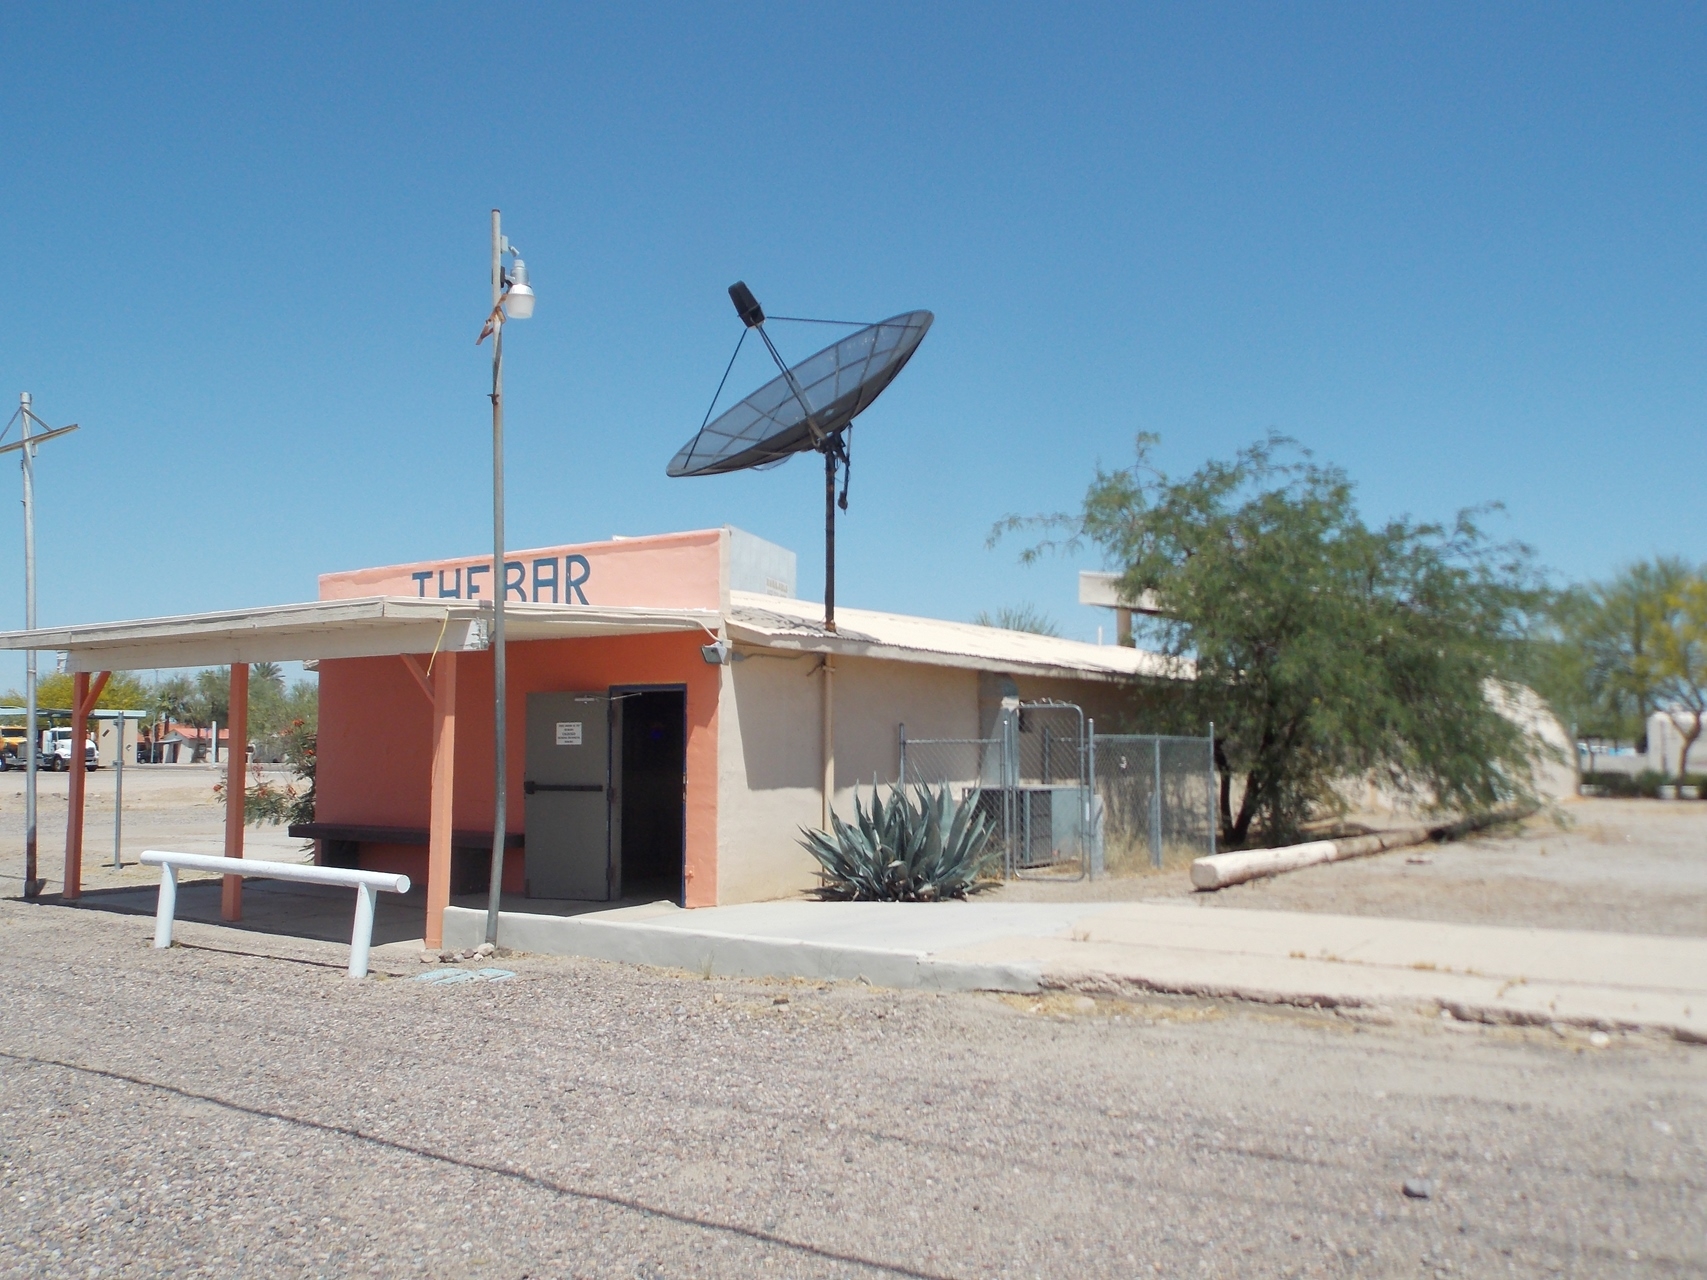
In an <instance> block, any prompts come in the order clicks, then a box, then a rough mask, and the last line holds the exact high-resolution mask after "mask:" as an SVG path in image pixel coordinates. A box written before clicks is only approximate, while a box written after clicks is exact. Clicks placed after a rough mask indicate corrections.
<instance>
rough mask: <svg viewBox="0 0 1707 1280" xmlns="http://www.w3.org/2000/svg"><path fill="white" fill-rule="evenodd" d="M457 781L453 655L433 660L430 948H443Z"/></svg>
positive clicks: (429, 819)
mask: <svg viewBox="0 0 1707 1280" xmlns="http://www.w3.org/2000/svg"><path fill="white" fill-rule="evenodd" d="M455 778H456V654H454V653H440V654H437V655H435V656H434V659H433V786H432V805H431V810H430V813H429V817H428V826H427V929H426V944H427V947H428V948H429V949H431V948H435V947H440V946H443V945H444V937H445V908H446V907H448V906H449V905H450V839H451V835H450V833H451V816H452V811H451V789H452V783H453V782H454V781H455Z"/></svg>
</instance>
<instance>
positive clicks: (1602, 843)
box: [993, 799, 1707, 937]
mask: <svg viewBox="0 0 1707 1280" xmlns="http://www.w3.org/2000/svg"><path fill="white" fill-rule="evenodd" d="M993 896H995V897H998V898H999V899H1001V900H1004V901H1009V902H1040V901H1093V902H1095V901H1110V902H1119V901H1132V900H1173V901H1185V902H1192V903H1195V904H1197V905H1199V906H1202V907H1205V908H1209V909H1215V908H1221V907H1244V908H1261V909H1266V910H1276V911H1317V912H1326V913H1332V914H1338V915H1358V916H1388V917H1396V918H1399V919H1406V920H1443V921H1451V922H1457V923H1463V924H1499V925H1518V926H1531V927H1537V928H1547V929H1594V930H1604V931H1610V932H1617V933H1652V934H1666V935H1672V936H1682V937H1702V936H1707V804H1704V805H1692V804H1685V803H1682V802H1676V803H1666V802H1664V801H1651V800H1599V799H1596V800H1579V801H1574V802H1571V803H1569V804H1568V805H1566V806H1565V808H1564V809H1563V811H1562V813H1561V815H1560V816H1559V818H1557V819H1553V818H1541V817H1537V818H1532V819H1530V820H1529V821H1527V822H1525V823H1523V824H1521V825H1520V826H1518V827H1515V828H1513V827H1506V828H1502V829H1501V830H1499V831H1497V832H1494V833H1491V834H1490V835H1487V836H1483V837H1479V838H1476V839H1471V840H1464V841H1459V842H1455V843H1451V844H1439V845H1435V844H1428V845H1419V846H1415V847H1412V848H1406V849H1395V850H1392V851H1391V852H1388V853H1384V854H1376V855H1374V856H1371V857H1366V858H1355V859H1352V860H1350V861H1346V862H1335V863H1326V864H1323V865H1321V866H1315V867H1309V868H1306V869H1304V870H1302V871H1294V872H1291V873H1289V874H1286V875H1282V876H1274V877H1270V878H1268V879H1264V880H1253V881H1250V882H1249V883H1246V884H1241V885H1234V886H1233V887H1231V888H1227V889H1222V890H1219V891H1218V892H1215V893H1197V892H1195V891H1194V890H1193V889H1192V887H1191V883H1190V880H1189V878H1188V877H1187V876H1186V875H1185V874H1184V873H1183V872H1182V871H1180V870H1178V869H1174V868H1169V869H1165V870H1164V871H1162V872H1159V873H1155V874H1151V875H1144V876H1132V877H1111V878H1109V879H1105V880H1097V881H1090V882H1079V883H1076V884H1039V883H1024V882H1022V883H1013V884H1008V885H1005V886H1003V887H1002V888H1001V889H999V890H997V891H996V893H995V895H993Z"/></svg>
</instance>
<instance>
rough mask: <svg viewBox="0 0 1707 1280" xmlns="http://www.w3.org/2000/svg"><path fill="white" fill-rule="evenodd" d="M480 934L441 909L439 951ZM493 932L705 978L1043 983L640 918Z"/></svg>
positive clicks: (506, 925) (473, 942) (1018, 971)
mask: <svg viewBox="0 0 1707 1280" xmlns="http://www.w3.org/2000/svg"><path fill="white" fill-rule="evenodd" d="M485 930H486V913H485V912H483V911H476V910H474V909H472V908H469V907H447V908H446V909H445V924H444V945H445V946H446V947H448V948H452V949H458V950H460V949H462V948H466V947H473V946H477V945H479V943H481V942H482V941H483V940H484V938H485ZM498 932H499V937H500V938H501V939H502V941H503V945H504V946H506V947H509V948H511V949H512V950H516V951H534V952H540V953H543V954H546V955H560V956H580V957H583V958H585V959H589V960H614V961H618V962H620V963H623V964H640V965H650V966H652V967H654V968H663V969H685V970H687V971H688V972H690V973H699V974H704V975H706V976H707V977H710V976H712V975H716V976H719V977H729V978H808V979H827V980H835V981H841V982H858V981H861V980H863V981H865V982H868V983H870V984H871V985H873V986H878V987H902V988H918V989H922V990H926V991H1017V992H1035V991H1038V990H1041V989H1042V985H1043V982H1042V979H1043V969H1042V966H1041V965H1037V964H1026V963H1019V964H1004V963H1000V962H990V961H968V960H947V959H939V958H937V957H935V956H933V955H931V954H929V953H928V952H923V951H901V950H885V949H878V948H871V947H854V946H847V945H838V944H831V943H819V942H808V941H804V940H801V939H795V938H764V937H753V936H751V935H746V934H736V933H708V932H704V931H693V930H688V929H684V928H679V927H671V926H669V925H663V924H653V923H648V922H647V921H646V920H644V919H640V920H627V921H607V920H600V919H597V918H595V917H591V916H540V915H530V914H526V913H521V912H510V911H506V912H503V913H502V914H501V915H500V916H499V917H498Z"/></svg>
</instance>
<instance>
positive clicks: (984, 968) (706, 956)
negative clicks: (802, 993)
mask: <svg viewBox="0 0 1707 1280" xmlns="http://www.w3.org/2000/svg"><path fill="white" fill-rule="evenodd" d="M484 923H485V922H484V916H483V914H482V913H481V912H478V911H473V910H468V909H465V908H457V907H452V908H451V909H450V910H449V911H447V913H446V915H445V945H446V946H447V947H459V948H460V947H470V946H474V945H476V944H477V943H478V942H479V941H480V940H481V938H482V936H483V930H484ZM500 939H501V941H502V942H503V944H504V945H505V946H507V947H511V948H514V949H516V950H520V951H536V952H547V953H555V954H562V955H577V956H587V957H591V958H594V959H601V960H618V961H625V962H628V963H632V964H647V965H656V966H660V967H665V968H677V969H687V970H689V971H692V972H696V973H704V974H707V975H711V974H723V975H732V976H775V977H804V978H831V979H843V980H855V979H864V980H866V981H868V982H871V983H874V984H876V985H879V986H892V987H924V988H934V989H938V990H995V991H1021V992H1025V991H1037V990H1041V989H1044V988H1058V989H1059V988H1067V989H1077V990H1085V991H1105V992H1110V993H1121V992H1128V993H1130V992H1138V991H1153V992H1172V993H1180V994H1194V995H1214V996H1226V997H1232V998H1238V999H1247V1000H1260V1001H1269V1002H1282V1003H1290V1004H1306V1005H1308V1004H1319V1005H1321V1006H1323V1007H1325V1008H1332V1007H1340V1008H1351V1009H1363V1010H1368V1011H1371V1012H1374V1013H1376V1014H1378V1013H1379V1012H1380V1011H1381V1010H1382V1009H1384V1008H1386V1009H1398V1008H1407V1009H1415V1008H1418V1007H1426V1008H1429V1009H1430V1011H1432V1008H1434V1007H1438V1008H1440V1009H1444V1010H1449V1011H1450V1012H1451V1013H1452V1014H1453V1015H1454V1016H1456V1017H1458V1018H1462V1019H1465V1020H1471V1021H1485V1022H1518V1023H1543V1024H1544V1023H1551V1022H1559V1023H1565V1024H1571V1025H1577V1026H1596V1027H1602V1028H1604V1029H1607V1030H1611V1029H1615V1028H1621V1027H1628V1028H1651V1029H1655V1030H1662V1031H1666V1032H1669V1033H1670V1034H1672V1035H1675V1036H1677V1037H1678V1038H1680V1039H1686V1040H1693V1041H1698V1042H1702V1043H1707V938H1675V937H1650V936H1643V935H1634V934H1615V933H1590V932H1582V931H1575V930H1558V929H1521V928H1498V927H1490V926H1485V925H1463V924H1436V923H1430V922H1425V921H1412V920H1388V919H1377V918H1371V917H1365V916H1334V915H1318V914H1309V913H1303V912H1285V911H1240V910H1215V911H1206V910H1203V909H1201V908H1199V907H1195V906H1186V905H1168V904H1161V903H1143V902H1128V903H980V902H951V903H934V904H902V903H874V902H873V903H866V902H858V903H855V902H799V901H794V902H766V903H752V904H748V905H744V906H731V907H709V908H702V909H700V910H696V911H683V910H680V909H679V908H677V907H674V906H672V905H670V904H668V903H657V904H653V905H649V906H642V907H628V908H624V909H621V910H615V911H602V912H594V913H592V914H588V915H581V916H574V917H567V918H565V917H561V916H543V915H533V914H525V913H520V912H505V913H504V916H503V919H502V924H501V928H500Z"/></svg>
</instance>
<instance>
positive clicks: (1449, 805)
mask: <svg viewBox="0 0 1707 1280" xmlns="http://www.w3.org/2000/svg"><path fill="white" fill-rule="evenodd" d="M1155 442H1156V441H1155V437H1153V436H1149V435H1142V436H1139V438H1138V444H1137V458H1136V461H1135V462H1134V463H1133V465H1132V466H1130V467H1126V468H1123V469H1121V470H1117V471H1105V470H1103V469H1102V468H1100V467H1099V468H1098V470H1097V475H1096V479H1095V480H1094V481H1093V482H1092V484H1091V486H1090V489H1089V491H1088V492H1087V493H1086V495H1085V501H1084V506H1083V508H1082V509H1081V510H1080V511H1079V512H1077V513H1075V514H1070V515H1060V516H1045V517H1031V518H1023V517H1009V518H1008V519H1007V520H1005V521H1003V522H1002V523H1001V524H999V525H998V526H997V527H996V530H995V532H994V534H993V535H992V536H993V537H999V536H1001V534H1003V533H1004V532H1007V531H1010V530H1013V529H1020V528H1042V529H1045V530H1049V531H1051V536H1049V537H1047V538H1046V539H1045V540H1044V541H1043V542H1040V543H1038V544H1036V545H1034V546H1032V547H1030V548H1028V549H1027V550H1026V551H1025V552H1023V553H1022V555H1023V556H1024V557H1025V558H1027V559H1030V558H1035V557H1036V556H1038V555H1040V554H1042V553H1043V552H1045V551H1046V550H1049V549H1055V548H1059V549H1069V548H1071V547H1074V546H1078V545H1082V544H1084V543H1086V542H1089V543H1091V544H1094V545H1096V546H1098V547H1100V548H1101V549H1102V550H1103V552H1104V553H1105V555H1106V557H1107V559H1108V561H1109V562H1110V564H1111V565H1113V566H1117V567H1119V568H1120V569H1121V570H1122V571H1123V575H1122V580H1121V589H1122V592H1123V594H1124V595H1125V596H1126V598H1128V599H1138V598H1139V597H1140V596H1141V595H1142V594H1143V593H1145V592H1151V593H1153V594H1154V598H1155V600H1156V601H1157V602H1158V604H1159V607H1160V610H1161V616H1158V617H1154V618H1151V619H1148V620H1147V622H1146V623H1145V624H1143V625H1144V630H1143V631H1141V633H1140V634H1141V635H1144V636H1145V639H1146V643H1153V644H1154V645H1155V646H1156V647H1158V648H1159V649H1161V650H1162V651H1164V652H1165V653H1167V654H1169V655H1171V656H1174V657H1177V658H1179V659H1182V660H1184V661H1185V662H1189V663H1191V664H1193V665H1194V667H1195V679H1192V680H1190V681H1188V682H1186V683H1185V685H1184V687H1183V688H1182V689H1181V691H1180V693H1179V705H1178V706H1177V707H1176V712H1177V713H1178V714H1179V715H1180V716H1181V718H1183V719H1185V720H1187V721H1189V722H1191V723H1195V724H1204V723H1206V722H1208V721H1213V722H1214V724H1215V730H1216V734H1215V737H1216V741H1215V758H1216V764H1217V768H1218V769H1219V770H1220V775H1221V779H1220V810H1221V822H1220V825H1221V828H1222V837H1223V839H1224V840H1225V841H1226V842H1227V843H1229V844H1233V845H1242V844H1246V843H1248V842H1249V841H1250V840H1251V839H1252V837H1253V834H1254V833H1256V832H1260V833H1261V836H1262V838H1263V839H1265V840H1268V841H1271V842H1276V841H1284V840H1287V839H1290V838H1292V837H1293V836H1294V835H1295V833H1296V832H1297V829H1298V827H1299V825H1300V824H1301V823H1303V822H1304V821H1306V820H1307V819H1308V818H1309V817H1310V816H1311V815H1312V813H1313V812H1316V811H1319V810H1320V809H1321V808H1322V807H1324V806H1334V805H1335V803H1336V802H1335V797H1334V793H1333V789H1332V788H1333V784H1334V783H1335V782H1338V781H1341V780H1344V779H1347V778H1350V777H1355V776H1363V775H1371V774H1372V775H1374V776H1376V777H1378V778H1379V779H1381V780H1382V781H1383V782H1385V783H1386V784H1387V785H1388V786H1390V787H1392V788H1394V789H1395V790H1397V791H1399V792H1401V793H1403V794H1406V795H1410V796H1412V797H1415V798H1417V799H1418V800H1419V801H1421V802H1422V803H1424V804H1425V805H1428V806H1430V807H1434V808H1437V809H1442V810H1458V811H1467V810H1473V809H1482V808H1486V807H1489V806H1492V805H1496V804H1500V803H1504V802H1508V801H1512V800H1524V799H1528V798H1530V796H1531V794H1532V777H1533V765H1534V764H1535V763H1536V753H1537V752H1538V751H1539V750H1541V748H1540V747H1539V746H1538V744H1537V743H1535V742H1534V741H1533V740H1532V739H1531V738H1530V737H1529V736H1528V735H1527V734H1526V733H1525V732H1524V731H1523V730H1522V729H1521V728H1519V726H1518V725H1517V724H1515V723H1514V722H1513V721H1512V720H1511V719H1508V718H1507V717H1506V716H1503V715H1501V714H1500V713H1499V711H1498V710H1497V709H1496V707H1495V706H1494V705H1493V701H1495V700H1497V693H1498V690H1499V688H1500V686H1501V685H1504V684H1509V683H1511V682H1513V681H1514V680H1515V678H1516V676H1517V675H1518V674H1519V673H1520V671H1521V669H1522V660H1523V653H1524V642H1525V637H1526V634H1527V631H1528V628H1529V626H1530V625H1531V620H1532V616H1533V614H1534V613H1535V611H1536V610H1537V609H1538V608H1539V607H1540V606H1541V605H1542V603H1543V599H1544V597H1543V592H1542V590H1541V584H1540V582H1539V579H1538V578H1537V577H1536V575H1535V572H1534V570H1533V569H1532V567H1531V560H1530V553H1529V551H1528V549H1527V548H1526V547H1523V546H1521V545H1515V544H1495V543H1492V542H1490V540H1489V539H1488V537H1487V535H1486V534H1484V532H1483V531H1482V529H1481V527H1480V525H1479V523H1478V519H1479V516H1480V514H1481V513H1480V511H1466V512H1462V513H1460V514H1459V516H1458V518H1457V519H1456V520H1455V521H1453V522H1452V523H1451V524H1428V523H1413V522H1411V521H1409V520H1403V519H1401V520H1392V521H1389V522H1387V523H1386V524H1383V525H1380V526H1378V527H1370V526H1368V525H1366V524H1365V523H1364V522H1363V520H1362V519H1361V518H1360V516H1359V515H1358V512H1357V509H1356V506H1355V504H1354V502H1353V495H1352V486H1351V483H1350V481H1349V480H1348V479H1347V478H1346V475H1345V473H1344V472H1343V471H1341V470H1340V469H1339V468H1337V467H1332V466H1326V465H1322V464H1319V463H1317V462H1315V461H1313V459H1312V458H1311V455H1310V454H1309V452H1308V451H1307V450H1303V449H1301V448H1299V447H1298V446H1296V445H1295V444H1294V443H1293V442H1292V441H1289V440H1286V439H1285V438H1283V437H1279V436H1272V435H1271V436H1270V437H1269V438H1268V439H1266V440H1264V441H1262V442H1259V443H1257V444H1254V445H1252V446H1250V447H1248V448H1246V449H1244V450H1242V451H1240V452H1239V453H1238V455H1237V456H1236V457H1234V458H1233V459H1232V460H1231V461H1226V462H1221V461H1215V462H1209V463H1206V464H1204V465H1203V466H1202V467H1200V468H1199V469H1198V470H1197V471H1196V472H1194V473H1193V474H1191V475H1189V476H1187V477H1185V478H1184V479H1181V480H1173V479H1170V478H1169V477H1168V476H1166V475H1165V474H1163V473H1162V472H1161V471H1159V470H1157V469H1156V468H1155V467H1154V466H1152V465H1151V461H1150V458H1151V452H1152V449H1153V447H1154V445H1155ZM1235 778H1237V779H1238V781H1240V782H1242V784H1243V786H1242V788H1241V795H1240V798H1239V803H1238V807H1237V810H1236V811H1235V810H1234V807H1233V804H1232V798H1233V787H1234V780H1235Z"/></svg>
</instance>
